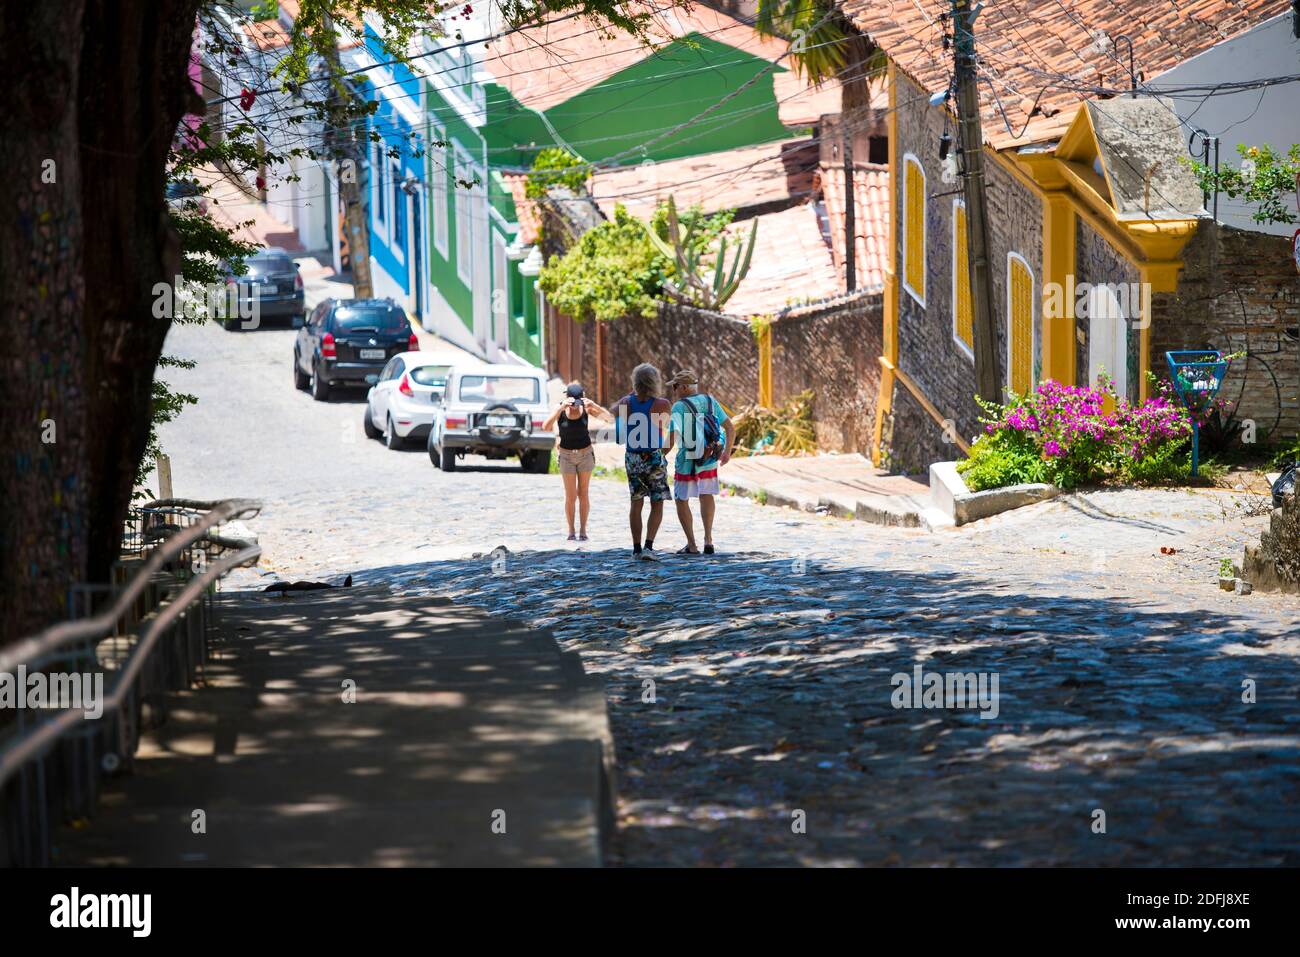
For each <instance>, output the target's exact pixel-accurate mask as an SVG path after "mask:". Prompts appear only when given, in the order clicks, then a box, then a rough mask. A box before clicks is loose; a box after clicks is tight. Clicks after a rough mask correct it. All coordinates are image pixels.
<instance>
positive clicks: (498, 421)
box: [429, 362, 555, 473]
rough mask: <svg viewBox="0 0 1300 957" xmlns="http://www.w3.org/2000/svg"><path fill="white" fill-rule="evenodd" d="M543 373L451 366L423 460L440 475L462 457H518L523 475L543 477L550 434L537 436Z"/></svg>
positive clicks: (543, 405)
mask: <svg viewBox="0 0 1300 957" xmlns="http://www.w3.org/2000/svg"><path fill="white" fill-rule="evenodd" d="M548 411H549V409H548V406H547V398H546V373H545V372H543V371H542V370H541V369H536V368H534V367H532V366H522V365H492V364H489V363H486V362H481V363H457V364H455V365H453V366H452V367H451V369H450V371H448V373H447V382H446V387H445V389H444V390H443V395H442V399H441V401H440V402H439V403H438V408H437V412H436V414H435V416H434V420H433V429H432V431H430V433H429V458H430V460H431V461H432V462H433V464H434V465H436V466H438V468H440V469H442V470H443V471H444V472H450V471H451V470H453V469H454V468H455V467H456V459H457V458H459V457H463V456H465V455H467V454H472V455H483V456H486V457H487V458H489V459H506V458H510V457H511V456H518V457H519V464H520V465H522V466H523V467H524V468H525V469H526V470H527V471H529V472H543V473H544V472H548V471H550V468H551V450H552V449H553V448H555V433H554V432H543V431H542V425H543V423H545V422H546V418H547V414H548Z"/></svg>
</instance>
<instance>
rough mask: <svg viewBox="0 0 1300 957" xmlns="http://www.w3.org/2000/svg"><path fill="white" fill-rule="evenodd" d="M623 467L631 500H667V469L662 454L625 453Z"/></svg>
mask: <svg viewBox="0 0 1300 957" xmlns="http://www.w3.org/2000/svg"><path fill="white" fill-rule="evenodd" d="M623 465H624V467H625V468H626V470H627V490H628V493H629V494H630V495H631V496H632V498H648V499H650V501H652V502H662V501H664V500H666V499H667V498H668V469H667V467H666V466H665V464H664V454H663V453H662V452H659V451H653V452H625V453H624V454H623Z"/></svg>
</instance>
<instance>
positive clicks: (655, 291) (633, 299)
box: [537, 204, 731, 321]
mask: <svg viewBox="0 0 1300 957" xmlns="http://www.w3.org/2000/svg"><path fill="white" fill-rule="evenodd" d="M681 219H682V221H683V222H685V223H686V224H687V227H688V232H689V233H690V236H691V242H692V243H693V244H694V247H695V251H696V254H697V255H698V254H699V252H701V251H702V250H703V249H705V248H706V247H707V246H708V245H709V244H710V243H712V242H713V240H714V239H716V238H717V237H718V236H719V235H721V233H722V231H723V230H724V229H725V228H726V226H727V224H728V223H730V222H731V213H730V212H722V213H714V214H713V215H706V214H705V213H704V212H703V211H702V210H701V209H700V208H699V207H698V206H693V207H691V208H690V209H688V210H686V211H685V212H684V213H683V214H682V217H681ZM667 233H668V210H667V207H666V206H660V207H659V208H658V209H657V210H656V211H655V214H654V216H653V217H652V219H651V228H650V229H649V230H647V229H646V228H645V225H644V224H643V223H642V222H641V221H640V220H638V219H637V218H636V217H634V216H633V215H631V214H630V213H629V212H628V211H627V209H626V208H624V207H623V206H622V205H621V204H620V205H617V206H615V208H614V218H613V219H611V220H607V221H606V222H603V223H601V224H600V225H599V226H596V227H595V228H594V229H590V230H588V231H587V232H586V233H584V234H583V235H582V238H581V239H579V240H578V241H577V242H576V243H575V244H574V245H573V246H572V247H571V248H570V249H569V250H568V251H567V252H565V253H564V255H562V256H552V257H551V259H550V262H548V263H547V264H546V266H545V267H543V269H542V272H541V275H539V276H538V278H537V282H538V285H539V286H540V287H541V288H542V291H543V292H545V293H546V298H547V301H549V302H550V303H551V304H552V305H553V306H555V308H556V309H558V310H560V312H562V313H565V314H566V315H569V316H572V317H573V318H574V319H577V320H579V321H586V320H590V319H598V320H611V319H621V318H623V317H624V316H642V317H644V318H651V317H653V316H654V315H656V313H657V312H658V310H659V302H660V300H661V299H662V298H663V297H664V295H665V288H666V284H667V283H668V282H669V281H670V280H671V278H672V276H673V274H674V270H675V266H674V264H673V260H672V258H671V254H670V255H664V252H663V251H662V250H660V249H659V248H657V247H656V246H655V245H654V243H653V242H652V241H651V236H655V237H656V238H658V239H660V240H661V241H662V238H663V237H664V236H666V235H667Z"/></svg>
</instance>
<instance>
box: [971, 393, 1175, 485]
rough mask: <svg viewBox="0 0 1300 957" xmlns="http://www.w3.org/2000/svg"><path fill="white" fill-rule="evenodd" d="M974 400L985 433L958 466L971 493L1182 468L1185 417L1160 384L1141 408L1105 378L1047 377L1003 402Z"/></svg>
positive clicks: (1133, 477)
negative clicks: (1094, 381) (1078, 381)
mask: <svg viewBox="0 0 1300 957" xmlns="http://www.w3.org/2000/svg"><path fill="white" fill-rule="evenodd" d="M1108 399H1109V400H1110V401H1109V402H1108V401H1107V400H1108ZM980 405H981V407H982V408H983V409H984V413H985V415H984V417H982V418H981V419H980V421H981V422H983V423H984V434H983V435H981V436H979V437H978V438H977V439H976V440H975V442H974V444H972V445H971V450H970V457H969V458H967V459H966V460H965V461H963V462H959V463H957V471H958V472H960V473H961V475H962V478H963V479H964V480H965V482H966V485H967V487H968V488H970V489H971V490H972V491H980V490H982V489H987V488H999V487H1001V486H1004V485H1018V484H1020V483H1022V482H1050V483H1052V484H1053V485H1056V486H1058V487H1060V488H1074V487H1075V486H1078V485H1088V484H1095V483H1099V482H1105V481H1117V482H1133V483H1139V484H1146V483H1151V482H1163V481H1169V480H1170V479H1174V478H1178V477H1181V476H1182V475H1183V474H1184V473H1185V472H1186V462H1185V461H1184V460H1185V459H1186V458H1187V455H1186V449H1185V446H1186V442H1187V439H1189V438H1190V437H1191V434H1192V421H1191V419H1190V418H1189V416H1188V413H1187V412H1186V410H1185V409H1183V407H1182V406H1181V405H1179V404H1178V402H1177V400H1176V399H1175V398H1174V397H1173V395H1172V389H1171V388H1170V386H1169V384H1168V383H1167V382H1159V383H1158V386H1157V394H1156V395H1155V396H1153V397H1152V398H1150V399H1148V400H1147V401H1146V402H1143V403H1142V404H1141V405H1133V404H1131V403H1130V402H1129V401H1128V400H1127V399H1122V398H1118V397H1116V396H1115V395H1114V394H1113V393H1111V392H1110V391H1109V385H1108V383H1107V382H1106V381H1105V380H1104V379H1103V380H1102V382H1101V383H1100V385H1099V387H1098V388H1095V389H1090V388H1086V387H1082V386H1067V385H1061V384H1060V383H1059V382H1054V381H1051V380H1048V381H1047V382H1044V383H1043V384H1042V385H1040V386H1039V387H1038V388H1037V389H1035V390H1034V391H1033V392H1030V393H1028V394H1027V395H1023V396H1017V395H1012V396H1011V398H1010V399H1009V401H1008V402H1007V403H1006V404H1005V405H998V404H997V403H993V402H988V403H985V402H981V403H980ZM1107 407H1109V409H1110V411H1107Z"/></svg>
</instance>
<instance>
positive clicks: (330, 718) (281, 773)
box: [56, 588, 614, 866]
mask: <svg viewBox="0 0 1300 957" xmlns="http://www.w3.org/2000/svg"><path fill="white" fill-rule="evenodd" d="M220 604H221V617H220V626H219V627H220V631H221V643H220V645H219V646H218V647H219V653H218V656H217V658H216V660H214V661H213V662H211V663H210V664H209V666H208V687H206V688H202V689H200V690H197V691H191V692H186V693H181V694H177V695H174V696H173V697H172V699H171V700H170V701H169V703H168V704H169V710H170V716H169V719H168V720H167V721H166V722H165V723H164V724H162V725H161V726H160V727H159V728H158V729H156V730H155V731H153V732H151V733H150V734H149V735H147V737H146V741H145V743H144V744H143V745H142V748H141V751H140V753H139V754H138V755H137V757H136V761H135V768H134V773H132V774H128V775H124V776H122V777H121V778H119V781H118V785H117V786H116V787H113V788H110V790H109V793H108V794H106V795H105V798H104V800H103V802H102V805H101V811H100V813H99V814H98V815H97V816H96V818H95V819H94V820H93V821H91V822H89V823H88V824H87V825H85V826H83V827H81V828H77V829H74V828H65V829H63V831H62V832H61V833H60V835H59V836H58V838H57V839H56V841H57V854H58V857H57V862H58V863H59V864H65V865H82V866H86V865H88V866H96V865H106V864H119V865H130V866H183V865H190V866H204V865H221V866H257V865H273V866H353V865H361V866H389V865H420V866H440V865H448V866H500V865H516V866H556V865H559V866H599V865H600V863H601V862H602V860H603V857H604V852H605V845H606V843H607V841H608V839H609V837H610V835H611V833H612V830H613V821H614V783H613V782H614V774H613V757H612V756H613V748H612V741H611V738H610V733H609V725H608V722H607V718H606V712H605V694H604V688H603V686H602V684H601V683H600V682H598V681H595V680H593V679H591V678H588V677H587V676H586V675H585V674H584V673H583V670H582V665H581V663H580V661H579V660H578V658H577V656H576V655H574V654H571V653H566V652H562V651H561V650H560V649H559V647H558V646H557V645H556V643H555V641H554V639H553V638H552V637H551V635H550V633H549V632H547V631H544V630H537V629H533V628H529V627H525V626H523V625H521V624H519V623H516V622H511V621H508V620H503V619H499V618H493V617H490V616H488V615H487V614H486V613H484V612H481V611H478V610H471V609H465V608H458V607H455V606H452V605H450V604H448V603H446V602H445V601H442V600H439V599H436V598H429V597H393V596H391V595H390V594H389V593H388V592H387V590H386V589H382V588H348V589H331V590H322V591H315V592H297V593H289V594H288V595H287V596H286V597H279V596H276V595H268V594H264V593H233V594H228V595H226V596H224V597H223V598H222V599H221V602H220ZM345 682H353V683H354V684H353V685H345ZM349 688H354V690H355V701H354V703H345V701H344V694H345V692H347V691H348V690H349ZM195 811H202V812H203V817H204V819H205V826H206V833H195V830H196V826H195V820H196V815H195V813H194V812H195Z"/></svg>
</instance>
